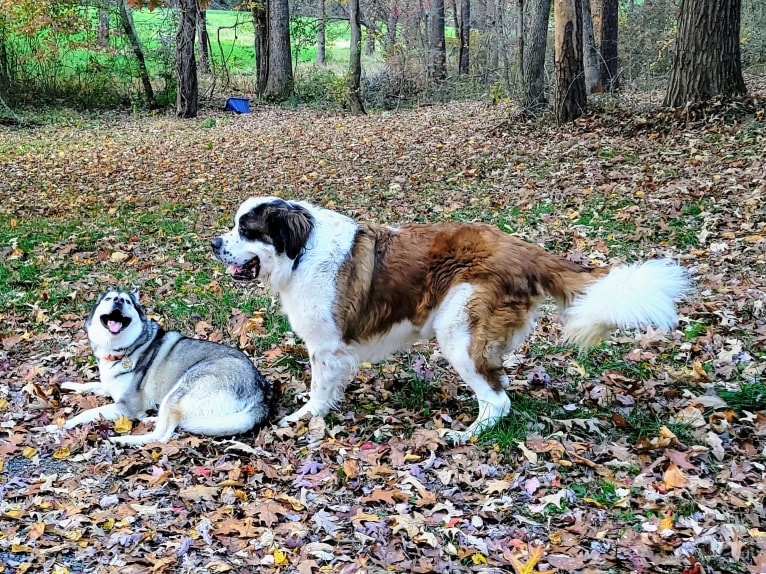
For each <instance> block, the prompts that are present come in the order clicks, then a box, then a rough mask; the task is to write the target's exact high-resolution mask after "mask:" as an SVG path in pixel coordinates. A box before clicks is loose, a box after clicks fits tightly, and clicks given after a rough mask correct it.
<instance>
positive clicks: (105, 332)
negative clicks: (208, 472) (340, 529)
mask: <svg viewBox="0 0 766 574" xmlns="http://www.w3.org/2000/svg"><path fill="white" fill-rule="evenodd" d="M85 328H86V331H87V333H88V339H89V341H90V345H91V347H92V349H93V353H94V354H95V355H96V358H97V359H98V369H99V374H100V379H101V380H100V381H99V382H95V383H84V384H81V383H72V382H66V383H63V384H62V385H61V388H62V389H67V390H70V391H75V392H78V393H85V392H91V393H95V394H97V395H102V396H110V397H112V399H113V400H114V403H111V404H107V405H104V406H101V407H97V408H93V409H88V410H86V411H83V412H81V413H80V414H78V415H77V416H75V417H73V418H71V419H69V420H68V421H66V423H65V424H64V429H70V428H73V427H75V426H77V425H80V424H83V423H88V422H93V421H95V420H97V419H98V418H99V417H103V418H105V419H108V420H115V419H117V418H119V417H121V416H127V417H129V418H141V417H144V416H145V415H146V411H147V410H149V409H152V408H155V407H158V411H157V417H156V419H155V426H154V430H153V431H152V432H150V433H148V434H143V435H130V436H118V437H112V438H110V440H111V441H112V442H116V443H119V444H124V445H140V444H146V443H148V442H154V441H160V442H166V441H167V440H168V439H170V437H171V435H172V434H173V431H174V430H175V429H176V428H181V429H183V430H186V431H188V432H191V433H199V434H206V435H233V434H237V433H242V432H246V431H248V430H250V429H252V428H253V427H255V426H260V425H262V424H263V423H264V422H265V421H266V419H267V418H268V416H269V412H270V408H271V403H272V400H273V393H272V387H271V385H270V384H269V383H268V382H267V381H266V380H265V379H264V378H263V376H261V374H260V373H259V372H258V370H257V369H256V368H255V366H254V365H253V363H252V361H250V359H249V358H248V357H247V356H246V355H245V354H244V353H242V352H241V351H239V350H237V349H234V348H232V347H227V346H225V345H219V344H217V343H212V342H210V341H201V340H198V339H191V338H189V337H184V336H183V335H181V334H180V333H178V332H176V331H165V330H164V329H163V328H162V327H161V326H160V325H159V324H158V323H157V322H155V321H152V320H150V319H148V318H147V316H146V313H145V312H144V310H143V309H142V308H141V305H140V304H139V297H138V293H137V292H133V293H127V292H123V291H117V290H115V289H110V290H109V291H107V292H106V293H104V294H103V295H101V297H99V299H98V301H96V304H95V305H94V307H93V309H92V310H91V312H90V314H89V315H88V318H87V320H86V322H85ZM47 430H50V431H54V430H58V427H56V426H55V425H50V426H49V427H47Z"/></svg>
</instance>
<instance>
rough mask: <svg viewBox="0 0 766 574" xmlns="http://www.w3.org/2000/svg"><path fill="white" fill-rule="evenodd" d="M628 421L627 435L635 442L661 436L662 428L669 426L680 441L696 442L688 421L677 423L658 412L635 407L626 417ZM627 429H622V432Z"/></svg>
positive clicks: (686, 442)
mask: <svg viewBox="0 0 766 574" xmlns="http://www.w3.org/2000/svg"><path fill="white" fill-rule="evenodd" d="M625 420H626V421H627V423H628V428H627V429H626V430H627V436H628V438H629V439H630V440H631V441H633V442H634V443H635V442H638V441H640V440H641V439H644V438H653V437H656V436H659V434H660V429H661V428H662V427H667V428H668V429H669V430H670V432H672V433H673V434H674V435H676V438H677V439H678V440H679V442H681V443H683V444H686V445H689V444H695V440H694V437H693V436H692V434H691V431H690V429H689V425H688V424H686V423H675V422H671V421H668V420H663V419H662V418H661V417H660V416H659V415H658V414H657V413H655V412H652V411H649V410H644V409H641V408H634V409H633V410H632V411H631V412H630V414H628V416H626V417H625ZM624 432H625V431H621V434H622V433H624Z"/></svg>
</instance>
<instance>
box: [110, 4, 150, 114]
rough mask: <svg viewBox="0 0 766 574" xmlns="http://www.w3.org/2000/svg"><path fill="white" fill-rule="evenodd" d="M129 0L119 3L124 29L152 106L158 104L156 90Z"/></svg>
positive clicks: (145, 93)
mask: <svg viewBox="0 0 766 574" xmlns="http://www.w3.org/2000/svg"><path fill="white" fill-rule="evenodd" d="M126 2H127V0H118V2H117V4H118V6H119V11H120V20H121V21H122V29H123V30H124V31H125V35H126V36H127V37H128V41H129V42H130V47H131V48H132V49H133V55H135V57H136V61H137V62H138V73H139V76H141V84H143V86H144V96H146V103H147V105H148V106H149V107H150V108H151V107H154V106H155V105H156V102H155V100H154V90H153V89H152V81H151V80H150V79H149V70H148V69H147V67H146V58H145V57H144V50H143V49H142V48H141V41H140V40H139V39H138V34H137V33H136V27H135V26H134V25H133V17H132V16H131V15H130V11H129V10H128V6H127V4H126Z"/></svg>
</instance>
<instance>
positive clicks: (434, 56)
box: [428, 0, 447, 82]
mask: <svg viewBox="0 0 766 574" xmlns="http://www.w3.org/2000/svg"><path fill="white" fill-rule="evenodd" d="M429 19H430V25H431V30H430V33H429V47H428V56H429V58H428V68H429V76H430V77H431V79H432V80H436V81H437V82H438V81H442V80H444V79H445V78H446V77H447V44H446V41H445V38H444V0H431V13H430V18H429Z"/></svg>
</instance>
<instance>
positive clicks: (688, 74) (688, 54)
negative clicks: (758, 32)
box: [664, 0, 747, 107]
mask: <svg viewBox="0 0 766 574" xmlns="http://www.w3.org/2000/svg"><path fill="white" fill-rule="evenodd" d="M741 6H742V4H741V0H707V1H705V2H700V1H699V0H681V6H680V9H679V17H678V36H677V39H676V56H675V60H674V62H673V69H672V70H671V72H670V81H669V82H668V91H667V93H666V94H665V101H664V105H666V106H672V107H681V106H685V105H687V104H689V103H698V102H703V101H705V100H708V99H710V98H712V97H714V96H718V95H722V96H738V95H743V94H745V93H746V92H747V88H746V87H745V81H744V79H743V77H742V59H741V54H740V46H739V28H740V10H741Z"/></svg>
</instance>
